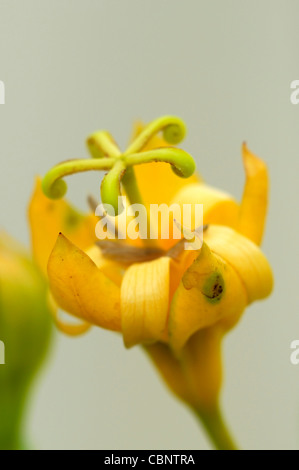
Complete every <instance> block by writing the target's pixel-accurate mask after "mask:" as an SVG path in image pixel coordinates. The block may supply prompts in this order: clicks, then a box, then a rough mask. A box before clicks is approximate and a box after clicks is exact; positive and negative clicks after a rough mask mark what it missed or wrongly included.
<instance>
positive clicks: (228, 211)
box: [171, 183, 239, 230]
mask: <svg viewBox="0 0 299 470" xmlns="http://www.w3.org/2000/svg"><path fill="white" fill-rule="evenodd" d="M171 203H172V204H179V205H180V206H181V208H182V207H183V204H191V205H192V209H193V211H194V207H195V204H203V222H204V224H223V225H228V226H230V227H233V226H234V225H235V224H236V221H237V217H238V214H239V206H238V204H237V202H236V201H235V200H234V199H233V198H232V197H231V196H230V195H229V194H228V193H225V192H224V191H220V190H218V189H215V188H212V187H211V186H208V185H207V184H204V183H201V184H198V183H197V184H189V185H187V186H185V187H184V188H182V189H181V190H180V191H178V192H177V193H176V195H175V196H174V198H173V199H172V201H171ZM191 220H192V223H191V229H192V230H195V229H196V228H197V227H196V226H195V222H194V221H195V216H194V212H193V214H192V219H191Z"/></svg>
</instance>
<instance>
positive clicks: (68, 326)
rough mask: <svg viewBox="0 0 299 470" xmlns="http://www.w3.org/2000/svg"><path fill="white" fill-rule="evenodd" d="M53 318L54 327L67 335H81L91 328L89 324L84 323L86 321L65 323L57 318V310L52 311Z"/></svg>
mask: <svg viewBox="0 0 299 470" xmlns="http://www.w3.org/2000/svg"><path fill="white" fill-rule="evenodd" d="M53 319H54V323H55V325H56V327H57V328H58V330H60V331H61V332H62V333H64V334H66V335H68V336H80V335H83V334H84V333H86V332H87V331H89V330H90V328H91V324H90V323H86V322H82V323H78V324H73V323H66V322H64V321H62V320H61V319H60V318H59V313H58V311H57V310H56V311H55V312H53Z"/></svg>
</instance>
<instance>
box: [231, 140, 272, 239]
mask: <svg viewBox="0 0 299 470" xmlns="http://www.w3.org/2000/svg"><path fill="white" fill-rule="evenodd" d="M243 162H244V168H245V174H246V182H245V187H244V193H243V198H242V203H241V207H240V214H239V220H238V225H237V230H238V231H239V232H240V233H242V234H243V235H245V236H246V237H248V238H250V240H252V241H253V242H255V243H256V244H257V245H260V243H261V241H262V237H263V233H264V226H265V220H266V214H267V208H268V192H269V178H268V170H267V166H266V164H265V163H264V162H263V160H261V159H260V158H258V157H257V156H256V155H254V154H253V153H251V152H250V150H248V148H247V146H246V144H245V143H244V144H243Z"/></svg>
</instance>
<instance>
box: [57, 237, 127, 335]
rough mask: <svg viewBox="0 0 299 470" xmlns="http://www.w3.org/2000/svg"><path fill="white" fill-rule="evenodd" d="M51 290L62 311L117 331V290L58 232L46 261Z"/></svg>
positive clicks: (119, 324) (118, 325)
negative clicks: (47, 261)
mask: <svg viewBox="0 0 299 470" xmlns="http://www.w3.org/2000/svg"><path fill="white" fill-rule="evenodd" d="M48 276H49V283H50V288H51V292H52V294H53V296H54V299H55V301H56V302H57V304H58V305H59V306H60V307H61V308H62V309H63V310H65V311H66V312H68V313H71V314H72V315H75V316H76V317H78V318H81V319H82V320H84V321H86V322H87V323H91V324H95V325H97V326H100V327H102V328H107V329H109V330H115V331H120V329H121V322H120V289H119V287H118V286H117V285H116V284H115V283H114V282H112V281H111V280H110V279H109V278H108V277H106V276H105V275H104V274H103V273H102V272H101V271H100V270H99V269H98V268H97V266H96V265H95V264H94V262H93V261H92V260H91V259H90V258H89V257H88V256H87V255H86V254H85V253H84V252H83V251H82V250H80V249H79V248H77V247H76V246H75V245H74V244H73V243H71V242H70V241H69V240H68V239H67V238H65V237H64V236H63V235H59V237H58V239H57V242H56V245H55V247H54V249H53V251H52V253H51V256H50V258H49V263H48Z"/></svg>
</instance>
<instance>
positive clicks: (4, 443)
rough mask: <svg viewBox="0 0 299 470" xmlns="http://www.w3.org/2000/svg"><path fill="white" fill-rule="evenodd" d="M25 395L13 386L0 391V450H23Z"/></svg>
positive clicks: (24, 392)
mask: <svg viewBox="0 0 299 470" xmlns="http://www.w3.org/2000/svg"><path fill="white" fill-rule="evenodd" d="M3 367H5V366H3ZM25 395H26V390H25V391H24V389H23V388H22V387H21V390H20V389H17V387H15V385H12V386H11V387H3V388H2V390H1V391H0V417H1V419H0V450H21V449H23V448H24V442H23V439H22V437H21V435H22V421H23V420H22V418H23V411H24V402H25Z"/></svg>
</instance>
